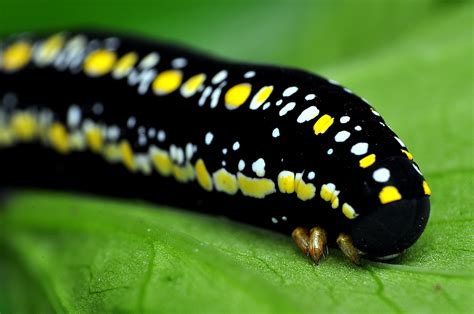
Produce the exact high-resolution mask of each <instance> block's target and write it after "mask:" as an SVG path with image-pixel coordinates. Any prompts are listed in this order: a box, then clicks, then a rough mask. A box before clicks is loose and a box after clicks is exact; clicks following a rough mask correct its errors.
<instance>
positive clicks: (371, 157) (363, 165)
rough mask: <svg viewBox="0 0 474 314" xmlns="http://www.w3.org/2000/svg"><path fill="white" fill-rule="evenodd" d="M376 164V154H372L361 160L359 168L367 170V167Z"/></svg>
mask: <svg viewBox="0 0 474 314" xmlns="http://www.w3.org/2000/svg"><path fill="white" fill-rule="evenodd" d="M374 162H375V154H370V155H368V156H365V157H364V158H362V159H361V160H359V166H360V167H361V168H367V167H370V166H372V165H373V164H374Z"/></svg>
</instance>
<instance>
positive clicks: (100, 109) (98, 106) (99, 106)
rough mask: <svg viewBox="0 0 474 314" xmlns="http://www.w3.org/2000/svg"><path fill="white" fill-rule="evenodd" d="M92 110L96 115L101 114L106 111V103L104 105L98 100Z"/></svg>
mask: <svg viewBox="0 0 474 314" xmlns="http://www.w3.org/2000/svg"><path fill="white" fill-rule="evenodd" d="M92 112H93V113H94V114H96V115H100V114H101V113H102V112H104V105H102V104H101V103H100V102H96V103H95V104H94V105H93V106H92Z"/></svg>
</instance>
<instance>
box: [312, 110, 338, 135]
mask: <svg viewBox="0 0 474 314" xmlns="http://www.w3.org/2000/svg"><path fill="white" fill-rule="evenodd" d="M333 123H334V118H333V117H331V116H330V115H328V114H325V115H323V116H322V117H320V118H319V119H318V121H316V123H315V124H314V126H313V130H314V134H316V135H319V134H323V133H324V132H326V131H327V129H329V127H330V126H331V125H332V124H333Z"/></svg>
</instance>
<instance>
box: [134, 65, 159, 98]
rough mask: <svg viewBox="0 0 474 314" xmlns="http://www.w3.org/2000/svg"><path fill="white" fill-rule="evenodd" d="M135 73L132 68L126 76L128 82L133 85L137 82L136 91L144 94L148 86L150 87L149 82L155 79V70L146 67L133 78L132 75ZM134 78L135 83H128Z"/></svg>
mask: <svg viewBox="0 0 474 314" xmlns="http://www.w3.org/2000/svg"><path fill="white" fill-rule="evenodd" d="M135 73H136V71H135V70H132V71H131V72H130V75H129V76H128V82H129V84H130V85H135V84H138V93H139V94H140V95H144V94H146V93H147V92H148V88H149V87H150V84H151V82H152V81H153V80H154V79H155V77H156V73H157V72H156V70H154V69H148V70H144V71H143V72H141V73H140V74H138V75H137V76H136V77H135V78H133V76H132V75H134V74H135ZM134 80H135V83H130V82H132V81H134Z"/></svg>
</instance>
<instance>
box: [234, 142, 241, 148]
mask: <svg viewBox="0 0 474 314" xmlns="http://www.w3.org/2000/svg"><path fill="white" fill-rule="evenodd" d="M239 148H240V143H239V142H235V143H234V145H232V149H233V150H238V149H239Z"/></svg>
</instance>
